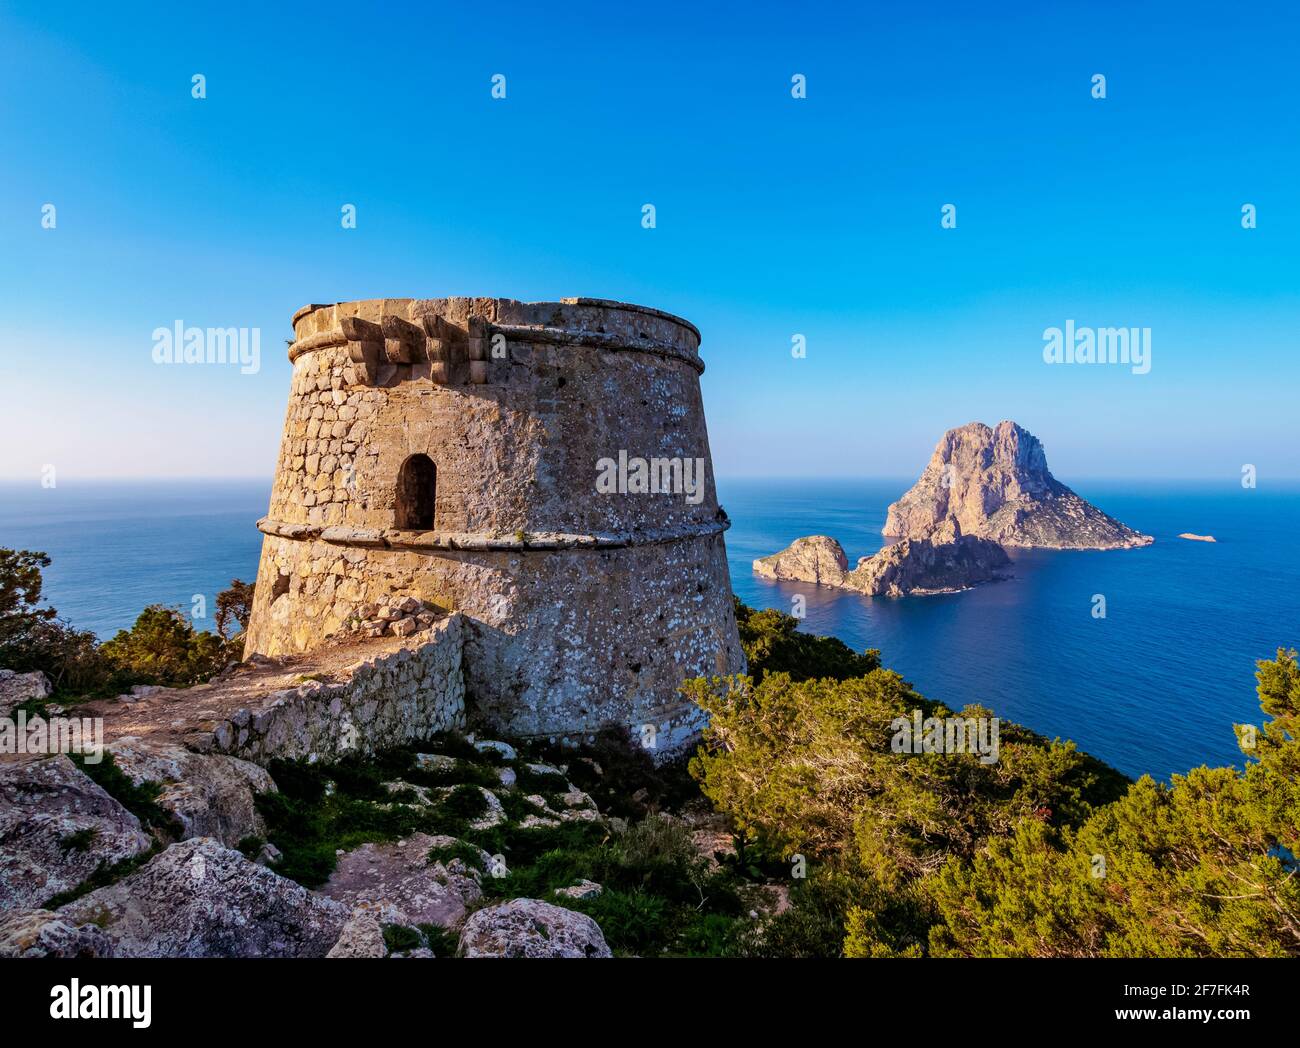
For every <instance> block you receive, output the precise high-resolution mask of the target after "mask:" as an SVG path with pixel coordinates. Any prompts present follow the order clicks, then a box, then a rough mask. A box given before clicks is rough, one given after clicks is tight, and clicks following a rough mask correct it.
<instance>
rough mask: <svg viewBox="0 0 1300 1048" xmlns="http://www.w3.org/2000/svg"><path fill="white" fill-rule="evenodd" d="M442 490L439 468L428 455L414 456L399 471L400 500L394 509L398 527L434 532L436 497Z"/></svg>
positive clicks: (398, 496)
mask: <svg viewBox="0 0 1300 1048" xmlns="http://www.w3.org/2000/svg"><path fill="white" fill-rule="evenodd" d="M437 491H438V467H437V466H435V465H434V464H433V459H431V458H429V456H428V455H412V456H410V457H409V458H408V459H407V460H406V461H405V462H403V463H402V468H401V469H399V470H398V471H397V499H396V503H395V506H394V510H395V512H394V516H395V518H396V520H395V523H396V525H397V527H399V528H403V529H406V530H408V531H432V530H433V506H434V497H435V496H436V494H437Z"/></svg>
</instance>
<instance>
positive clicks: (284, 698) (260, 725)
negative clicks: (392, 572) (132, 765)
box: [199, 615, 465, 764]
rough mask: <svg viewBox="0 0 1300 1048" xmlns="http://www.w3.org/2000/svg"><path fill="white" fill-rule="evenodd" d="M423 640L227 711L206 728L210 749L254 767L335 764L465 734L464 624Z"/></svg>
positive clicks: (451, 623)
mask: <svg viewBox="0 0 1300 1048" xmlns="http://www.w3.org/2000/svg"><path fill="white" fill-rule="evenodd" d="M427 636H428V640H427V641H426V642H425V643H422V644H419V645H418V646H414V647H410V648H401V649H399V650H397V651H395V652H392V653H389V654H384V655H379V656H376V657H374V658H371V659H367V660H365V661H363V662H362V663H361V664H360V665H358V666H356V667H353V668H352V669H351V671H350V674H349V675H347V676H346V678H345V679H343V680H340V681H336V682H324V681H315V680H309V681H306V682H304V683H303V684H301V685H299V686H297V687H294V688H288V689H282V690H280V691H275V692H271V693H270V694H268V695H266V696H265V699H264V700H263V701H262V702H260V703H257V704H253V705H251V706H245V707H243V708H240V709H238V710H235V711H232V712H231V713H230V714H229V716H228V717H226V718H224V719H222V720H221V721H219V722H218V723H216V724H215V726H212V728H211V734H210V748H211V749H212V750H214V751H216V752H219V753H228V754H231V755H232V756H236V757H243V758H245V759H246V760H250V761H254V762H256V763H259V764H265V763H266V762H267V761H269V760H271V759H272V758H274V757H283V758H286V759H298V758H306V759H337V758H339V757H343V756H347V755H349V754H371V753H374V752H375V751H377V750H382V749H386V748H389V747H392V746H398V745H402V744H404V743H407V742H412V741H414V740H417V739H423V738H427V737H428V736H430V735H433V734H435V733H437V732H440V731H449V730H452V729H462V728H464V727H465V684H464V677H463V675H462V648H463V643H464V628H463V620H462V618H461V617H460V616H459V615H451V616H448V617H447V618H445V619H442V620H440V621H439V622H437V623H436V624H435V625H434V626H433V627H432V628H431V629H430V630H429V633H428V635H427ZM199 748H209V747H208V746H204V745H203V744H202V743H200V744H199Z"/></svg>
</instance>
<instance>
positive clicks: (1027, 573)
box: [0, 476, 1300, 779]
mask: <svg viewBox="0 0 1300 1048" xmlns="http://www.w3.org/2000/svg"><path fill="white" fill-rule="evenodd" d="M717 484H718V493H719V501H720V502H721V504H722V505H723V506H724V508H726V510H727V512H728V514H729V516H730V518H731V522H732V525H731V528H730V530H729V531H728V532H727V534H726V545H727V559H728V567H729V570H730V576H731V588H732V591H733V592H734V593H735V594H736V595H737V596H738V597H739V598H740V599H741V600H743V601H744V602H745V603H747V604H749V605H751V606H754V607H758V608H775V609H778V610H781V611H783V612H786V613H791V612H793V611H796V609H798V610H800V611H802V612H803V614H804V616H805V617H804V618H803V619H802V620H801V622H800V628H801V629H804V630H806V631H808V632H811V633H820V634H827V635H830V636H835V637H838V638H839V639H840V640H842V641H844V642H845V643H846V644H849V645H850V646H851V647H853V648H854V649H856V650H862V649H865V648H879V649H880V650H881V653H882V660H883V663H884V665H885V666H886V667H887V668H890V669H895V670H897V671H898V672H899V673H901V674H902V675H903V677H904V678H906V679H907V680H908V681H909V682H911V683H912V685H913V686H914V687H915V688H916V689H917V690H918V691H919V692H920V693H921V694H922V695H925V696H926V697H928V698H931V699H936V700H939V701H942V702H944V703H945V704H946V705H948V706H949V707H951V708H954V709H959V708H961V707H963V706H965V705H967V704H969V703H976V704H981V705H984V706H987V707H989V708H990V709H992V711H993V712H994V714H996V715H998V716H1000V717H1003V718H1006V719H1010V720H1014V721H1017V722H1019V723H1022V724H1025V725H1026V726H1027V727H1030V728H1032V729H1034V730H1035V731H1038V732H1040V733H1042V734H1044V735H1047V736H1049V737H1060V738H1064V739H1071V740H1072V741H1074V742H1075V743H1076V744H1077V745H1078V746H1079V747H1080V748H1081V749H1083V750H1085V751H1087V752H1089V753H1092V754H1094V755H1095V756H1098V757H1100V758H1101V759H1103V760H1106V761H1108V762H1109V763H1111V764H1114V765H1115V766H1116V767H1118V768H1120V770H1122V771H1124V772H1125V773H1126V774H1129V775H1133V776H1137V775H1141V774H1143V773H1150V774H1152V775H1154V776H1155V777H1157V778H1162V779H1164V778H1167V777H1168V776H1169V775H1170V774H1174V773H1179V772H1185V771H1186V770H1187V769H1188V768H1190V767H1194V766H1196V765H1198V764H1201V763H1207V764H1210V765H1224V764H1233V765H1238V766H1239V765H1240V763H1241V757H1240V753H1239V751H1238V750H1237V747H1236V743H1235V738H1234V736H1233V734H1232V725H1233V724H1234V723H1245V722H1251V721H1252V720H1253V719H1257V716H1258V711H1257V707H1256V701H1255V695H1254V679H1253V676H1252V674H1253V671H1254V664H1255V661H1256V660H1257V659H1262V658H1268V657H1271V656H1272V655H1273V654H1274V652H1275V650H1276V648H1277V647H1279V646H1281V647H1287V646H1289V645H1290V644H1291V643H1293V641H1294V637H1293V636H1290V635H1285V626H1284V624H1285V623H1287V622H1296V621H1300V597H1297V596H1295V595H1296V594H1300V570H1298V569H1296V568H1295V567H1294V566H1290V565H1288V564H1287V562H1286V555H1285V552H1284V551H1285V546H1284V545H1283V543H1284V542H1285V541H1286V535H1287V528H1288V523H1287V522H1288V521H1289V520H1293V519H1294V517H1295V514H1296V513H1297V511H1300V483H1290V484H1288V483H1284V482H1278V481H1271V482H1269V483H1268V484H1266V485H1265V486H1264V487H1263V488H1260V489H1255V490H1244V489H1242V488H1241V486H1240V484H1239V483H1238V484H1234V483H1233V482H1232V481H1231V480H1228V479H1223V478H1219V479H1195V480H1193V479H1177V478H1170V479H1166V480H1143V481H1137V480H1135V479H1133V478H1125V477H1118V478H1111V479H1096V478H1094V479H1087V478H1084V479H1080V478H1071V486H1072V487H1074V488H1075V490H1076V491H1078V493H1079V494H1080V495H1082V496H1083V497H1084V498H1087V499H1089V500H1090V501H1092V502H1093V503H1094V504H1096V505H1098V506H1099V507H1100V508H1101V509H1103V510H1105V511H1106V512H1108V513H1110V514H1111V515H1113V516H1115V517H1116V518H1117V519H1119V520H1122V521H1123V522H1124V523H1126V524H1129V525H1130V526H1132V527H1135V528H1137V529H1138V530H1140V531H1143V532H1145V533H1147V534H1151V535H1153V536H1154V537H1155V540H1156V541H1155V543H1154V545H1153V546H1150V547H1145V548H1143V549H1134V550H1111V551H1055V550H1012V551H1011V555H1012V560H1013V570H1014V574H1013V578H1012V579H1011V580H1009V581H1006V582H995V583H989V584H986V585H982V586H978V587H975V588H974V589H971V590H967V591H963V592H959V593H953V594H942V595H933V596H913V597H908V598H903V599H889V598H871V597H865V596H862V595H860V594H856V593H851V592H847V591H842V590H835V589H831V588H829V587H824V586H816V585H812V584H808V583H787V582H780V583H777V582H772V581H771V580H767V579H763V578H760V577H758V576H756V575H755V574H754V573H753V571H752V567H751V565H752V562H753V560H754V559H755V558H757V557H761V556H767V555H769V554H772V553H776V552H778V551H779V550H781V549H783V548H785V546H787V545H789V543H790V542H791V541H793V540H794V539H796V538H799V537H801V536H804V535H810V534H825V535H830V536H832V537H833V538H836V539H837V540H838V541H839V542H840V543H841V544H842V546H843V548H844V550H845V553H846V555H847V556H848V558H849V561H850V563H852V562H854V561H856V559H857V558H859V557H862V556H869V555H870V554H871V553H873V552H875V551H876V550H878V549H879V548H880V547H881V546H882V545H884V544H885V539H884V537H883V536H882V535H881V533H880V528H881V525H882V524H883V522H884V514H885V511H886V509H887V507H888V505H889V503H890V502H892V501H894V500H895V499H897V498H898V497H899V496H900V495H902V493H903V492H904V491H905V490H907V488H908V487H909V486H910V482H909V481H908V480H907V479H906V478H905V477H902V476H899V477H859V478H843V477H831V478H781V477H767V478H761V479H760V478H744V477H722V478H719V480H718V482H717ZM270 485H271V479H270V478H269V477H265V478H221V479H213V478H205V477H191V478H185V479H177V478H152V479H147V480H146V479H140V480H120V479H110V478H99V479H96V480H93V481H75V480H72V479H71V478H65V477H60V479H59V486H58V487H56V488H54V489H43V488H41V487H39V485H38V484H34V483H31V482H28V483H24V484H14V483H13V482H5V481H0V546H8V547H15V548H21V549H37V550H40V551H42V552H44V553H47V554H49V555H50V556H51V558H52V563H51V565H50V567H49V568H48V569H47V570H46V572H45V582H46V584H45V593H44V596H45V599H46V601H47V602H48V603H49V604H50V605H52V606H53V607H55V608H56V609H57V610H58V612H59V614H60V616H62V617H64V618H66V619H68V620H69V621H70V622H71V623H72V624H73V625H74V626H76V627H78V628H81V629H91V630H93V631H94V632H95V633H96V634H97V635H99V636H100V637H101V638H104V637H108V636H111V635H112V634H113V633H115V632H116V631H117V630H119V629H124V628H128V627H129V626H130V625H131V623H132V622H133V621H134V619H135V617H136V616H137V615H138V614H139V612H140V611H141V610H142V609H143V608H144V607H145V606H147V605H149V604H164V605H168V606H174V607H180V608H182V609H183V610H185V611H186V612H187V613H188V612H190V611H192V609H193V606H194V600H195V597H197V596H202V597H203V605H204V606H205V613H206V619H197V620H196V626H197V627H199V628H209V629H210V628H212V626H211V616H212V613H213V611H212V609H213V608H214V606H215V598H216V594H217V593H218V592H220V590H221V589H223V588H225V587H226V586H228V585H229V584H230V581H231V580H232V579H235V578H239V579H242V580H243V581H245V582H251V581H253V579H254V578H255V575H256V571H257V561H258V557H259V554H260V551H261V545H262V535H261V533H260V532H258V530H257V529H256V527H255V526H254V525H255V522H256V520H257V519H258V518H260V517H262V516H264V515H265V513H266V509H267V500H268V498H269V492H270ZM1180 532H1193V533H1198V534H1206V533H1208V534H1214V535H1215V536H1216V538H1217V540H1218V541H1217V542H1216V543H1214V544H1208V543H1198V542H1189V541H1186V540H1182V539H1179V538H1177V535H1178V534H1179V533H1180ZM1097 594H1102V595H1104V596H1105V597H1106V602H1107V615H1106V618H1105V619H1104V620H1099V619H1096V618H1095V617H1094V616H1093V607H1094V603H1093V598H1094V597H1095V596H1096V595H1097ZM796 598H801V600H800V601H798V602H797V601H796ZM1207 653H1209V654H1208V657H1207ZM1171 696H1172V697H1174V698H1175V699H1176V700H1177V701H1176V702H1174V703H1171V702H1170V697H1171Z"/></svg>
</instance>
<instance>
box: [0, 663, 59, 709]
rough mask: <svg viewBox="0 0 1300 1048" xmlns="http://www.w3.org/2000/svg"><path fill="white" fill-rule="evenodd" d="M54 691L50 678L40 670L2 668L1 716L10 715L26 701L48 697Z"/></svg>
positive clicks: (0, 683)
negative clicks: (18, 671)
mask: <svg viewBox="0 0 1300 1048" xmlns="http://www.w3.org/2000/svg"><path fill="white" fill-rule="evenodd" d="M53 691H54V689H53V688H52V687H51V686H50V682H49V678H47V677H46V676H45V674H44V673H42V672H41V671H40V670H36V671H35V672H34V673H15V672H14V671H13V670H0V717H8V716H9V714H11V713H13V711H14V710H16V709H17V708H18V707H19V706H21V705H22V704H23V703H24V702H29V701H30V700H32V699H48V698H49V697H50V695H51V693H52V692H53Z"/></svg>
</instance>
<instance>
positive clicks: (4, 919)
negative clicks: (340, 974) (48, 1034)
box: [0, 733, 781, 958]
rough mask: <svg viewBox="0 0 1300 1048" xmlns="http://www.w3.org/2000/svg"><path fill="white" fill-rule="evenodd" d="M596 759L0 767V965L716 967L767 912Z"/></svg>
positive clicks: (183, 752)
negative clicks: (705, 962) (647, 956)
mask: <svg viewBox="0 0 1300 1048" xmlns="http://www.w3.org/2000/svg"><path fill="white" fill-rule="evenodd" d="M593 752H595V751H593ZM608 752H610V753H612V754H613V756H612V757H606V755H605V754H604V753H597V755H596V756H591V755H582V754H577V753H575V754H573V755H572V756H569V755H564V759H559V758H548V757H546V756H543V755H539V753H538V752H536V751H530V752H525V751H524V750H523V749H522V748H520V747H518V746H516V745H512V744H511V743H509V742H505V741H501V740H496V739H483V738H475V737H474V736H472V735H470V736H462V735H459V734H456V733H443V734H442V735H440V736H438V737H436V738H433V739H430V740H427V742H422V743H419V744H412V745H411V746H407V747H400V748H396V749H392V750H388V751H385V752H383V753H379V754H375V755H372V756H370V757H367V758H357V759H352V760H346V761H342V762H338V763H333V764H331V763H328V762H325V761H317V762H315V763H311V762H307V761H301V760H296V761H287V760H272V761H270V762H268V763H267V765H266V766H265V767H263V766H260V765H259V764H254V763H251V762H249V761H246V760H241V759H240V758H237V757H233V756H230V755H227V754H219V753H210V752H209V753H204V752H196V751H194V750H192V749H188V748H186V747H185V746H184V745H183V744H182V743H181V742H179V741H177V740H176V739H175V738H170V737H158V738H148V737H146V738H141V737H140V736H119V737H117V738H115V739H114V740H113V741H112V742H111V744H110V745H109V748H108V757H107V758H106V759H105V760H104V761H103V762H101V763H99V764H98V765H95V764H91V763H87V762H85V761H84V760H82V759H81V758H80V757H76V758H73V757H69V756H66V755H54V756H22V757H18V756H9V757H4V758H0V956H21V957H37V956H47V957H48V956H59V957H69V956H79V957H96V956H120V957H213V956H220V957H335V958H342V957H375V958H380V957H403V958H429V957H451V956H462V957H498V956H510V957H516V956H517V957H609V956H612V955H616V954H636V953H643V952H650V953H658V952H686V953H690V952H709V951H710V949H711V947H710V944H709V942H708V937H709V936H710V935H712V934H714V932H715V931H716V929H717V928H720V927H722V925H723V924H724V923H725V924H727V925H728V926H729V925H730V924H732V923H734V922H735V921H736V920H742V921H743V920H746V919H749V918H747V916H746V915H747V913H752V914H753V915H754V917H756V918H757V917H760V916H761V915H762V914H763V913H766V912H771V911H774V910H776V909H778V908H779V907H780V903H781V901H780V899H779V897H777V896H773V895H771V893H766V894H765V893H762V892H750V893H749V894H748V895H746V896H745V897H744V898H742V895H741V894H738V893H737V892H735V891H734V890H733V885H732V883H731V882H732V877H731V874H730V873H729V872H728V870H727V869H726V868H724V866H723V865H721V864H720V861H719V859H720V858H723V859H725V856H726V854H727V853H728V852H729V851H730V852H732V853H734V849H733V848H732V847H731V841H730V835H729V834H728V833H727V832H726V831H725V829H724V828H722V827H720V826H719V825H718V821H717V819H716V817H712V816H709V815H708V814H707V813H704V812H697V813H695V814H693V815H691V814H687V815H683V816H666V815H662V814H656V813H655V812H653V811H652V810H651V809H653V807H654V806H655V804H654V800H653V799H652V798H651V797H650V794H651V793H656V792H657V793H662V788H661V787H660V786H659V785H657V784H656V783H655V782H654V780H653V778H652V776H653V775H654V774H655V773H653V772H652V771H651V770H650V769H651V767H652V766H651V765H650V764H649V762H648V760H645V759H644V758H641V759H640V760H638V758H639V757H640V755H637V754H635V753H632V754H630V755H629V754H628V753H627V752H625V751H622V750H619V749H618V748H617V747H615V748H614V749H613V750H610V751H608ZM601 759H605V760H606V761H613V762H620V761H621V762H624V764H625V766H624V767H621V768H617V769H614V770H613V771H610V770H607V769H606V768H605V767H602V765H601ZM629 769H631V770H630V771H629ZM637 776H643V777H644V781H645V782H646V783H647V786H644V787H640V788H634V787H637V783H638V782H639V781H641V780H639V779H638V778H637ZM575 780H578V781H575ZM579 782H581V785H579ZM593 793H595V794H597V795H600V796H602V797H604V798H605V803H606V804H607V807H608V810H607V811H606V812H602V811H601V810H600V808H599V807H598V805H597V801H596V799H595V798H594V797H593ZM614 812H619V813H620V814H614ZM602 882H604V883H602ZM751 897H752V898H751ZM601 922H604V924H605V925H606V927H607V928H608V929H610V930H611V933H612V939H611V938H609V937H607V934H606V931H605V930H604V929H602V923H601Z"/></svg>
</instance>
